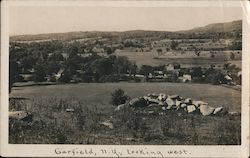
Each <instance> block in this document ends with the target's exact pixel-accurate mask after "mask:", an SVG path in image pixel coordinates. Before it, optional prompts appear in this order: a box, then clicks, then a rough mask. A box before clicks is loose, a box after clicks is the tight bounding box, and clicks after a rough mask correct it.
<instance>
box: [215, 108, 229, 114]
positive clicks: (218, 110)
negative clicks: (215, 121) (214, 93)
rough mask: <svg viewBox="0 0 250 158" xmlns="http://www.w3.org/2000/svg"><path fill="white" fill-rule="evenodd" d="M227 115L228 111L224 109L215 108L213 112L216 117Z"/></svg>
mask: <svg viewBox="0 0 250 158" xmlns="http://www.w3.org/2000/svg"><path fill="white" fill-rule="evenodd" d="M227 113H228V111H227V110H226V109H224V108H223V107H218V108H215V109H214V112H213V114H214V115H225V114H227Z"/></svg>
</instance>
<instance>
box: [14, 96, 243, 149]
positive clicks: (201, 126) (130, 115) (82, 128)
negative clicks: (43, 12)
mask: <svg viewBox="0 0 250 158" xmlns="http://www.w3.org/2000/svg"><path fill="white" fill-rule="evenodd" d="M27 102H29V104H30V105H32V106H30V107H27V105H28V104H27ZM67 108H73V109H74V112H66V109H67ZM10 110H29V111H30V112H32V113H33V114H34V121H33V122H32V123H31V124H27V123H24V122H19V121H14V120H10V123H9V124H10V126H9V131H10V134H9V143H11V144H110V145H112V144H117V145H119V144H124V145H127V144H136V145H139V144H152V145H153V144H157V145H159V144H162V145H167V144H169V145H193V144H195V145H210V144H211V145H217V144H220V145H221V144H226V145H233V144H234V145H236V144H241V141H240V140H241V139H240V138H241V135H240V134H241V131H240V129H241V127H240V124H241V122H240V116H225V117H210V116H207V117H204V116H200V115H191V114H185V113H176V112H164V113H163V114H162V115H159V114H158V113H154V114H150V115H149V114H144V113H141V111H143V110H147V109H138V110H131V109H130V108H127V109H124V110H121V111H119V112H114V107H112V106H106V107H105V108H104V107H102V106H94V105H87V104H86V103H84V102H82V101H79V100H77V99H73V98H72V99H61V98H50V99H33V100H26V101H23V100H11V101H10ZM158 110H159V109H155V111H158ZM107 120H109V121H110V122H112V123H113V126H114V128H113V129H111V128H108V127H106V126H103V125H101V124H100V122H103V121H107Z"/></svg>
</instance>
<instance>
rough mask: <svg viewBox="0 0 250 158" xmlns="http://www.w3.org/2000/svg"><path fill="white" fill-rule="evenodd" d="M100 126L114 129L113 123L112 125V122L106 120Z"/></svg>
mask: <svg viewBox="0 0 250 158" xmlns="http://www.w3.org/2000/svg"><path fill="white" fill-rule="evenodd" d="M100 124H101V125H103V126H106V127H108V128H110V129H114V126H113V123H111V122H110V120H106V121H104V122H101V123H100Z"/></svg>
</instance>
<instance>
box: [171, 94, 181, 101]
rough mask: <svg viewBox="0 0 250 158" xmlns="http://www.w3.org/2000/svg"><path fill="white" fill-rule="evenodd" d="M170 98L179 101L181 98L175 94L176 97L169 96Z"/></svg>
mask: <svg viewBox="0 0 250 158" xmlns="http://www.w3.org/2000/svg"><path fill="white" fill-rule="evenodd" d="M168 98H170V99H177V100H179V99H180V96H179V95H177V94H175V95H170V96H168Z"/></svg>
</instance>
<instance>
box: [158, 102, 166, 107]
mask: <svg viewBox="0 0 250 158" xmlns="http://www.w3.org/2000/svg"><path fill="white" fill-rule="evenodd" d="M158 105H159V106H165V105H166V102H163V101H161V102H160V103H159V104H158Z"/></svg>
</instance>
